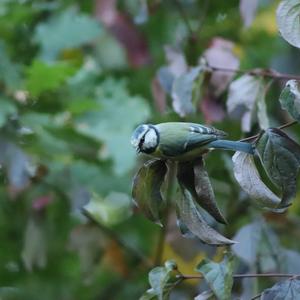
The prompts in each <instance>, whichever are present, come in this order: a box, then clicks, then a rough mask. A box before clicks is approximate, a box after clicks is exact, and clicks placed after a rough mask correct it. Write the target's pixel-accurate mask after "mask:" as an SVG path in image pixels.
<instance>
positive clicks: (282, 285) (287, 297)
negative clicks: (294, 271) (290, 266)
mask: <svg viewBox="0 0 300 300" xmlns="http://www.w3.org/2000/svg"><path fill="white" fill-rule="evenodd" d="M299 295H300V278H291V279H288V280H285V281H281V282H278V283H276V284H275V285H273V286H272V287H271V288H269V289H266V290H264V291H263V292H262V294H261V296H260V299H261V300H282V299H284V300H295V299H298V297H299Z"/></svg>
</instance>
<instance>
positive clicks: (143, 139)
mask: <svg viewBox="0 0 300 300" xmlns="http://www.w3.org/2000/svg"><path fill="white" fill-rule="evenodd" d="M148 131H149V129H148V130H147V131H146V132H145V134H144V135H143V136H142V138H141V140H140V142H139V148H140V149H142V146H143V145H144V142H145V136H146V134H147V133H148Z"/></svg>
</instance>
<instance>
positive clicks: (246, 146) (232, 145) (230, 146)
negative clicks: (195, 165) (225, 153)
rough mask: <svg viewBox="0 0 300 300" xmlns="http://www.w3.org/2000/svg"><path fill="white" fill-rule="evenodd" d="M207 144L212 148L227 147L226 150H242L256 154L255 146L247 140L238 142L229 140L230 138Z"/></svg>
mask: <svg viewBox="0 0 300 300" xmlns="http://www.w3.org/2000/svg"><path fill="white" fill-rule="evenodd" d="M207 146H209V147H211V148H218V149H225V150H233V151H241V152H246V153H249V154H254V147H253V145H252V144H250V143H246V142H236V141H228V140H216V141H212V142H210V143H209V144H207Z"/></svg>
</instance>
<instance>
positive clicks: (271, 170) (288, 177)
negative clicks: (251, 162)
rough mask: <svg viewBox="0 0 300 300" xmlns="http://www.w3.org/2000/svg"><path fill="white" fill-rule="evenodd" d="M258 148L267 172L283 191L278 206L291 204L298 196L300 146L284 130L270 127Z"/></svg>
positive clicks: (283, 206)
mask: <svg viewBox="0 0 300 300" xmlns="http://www.w3.org/2000/svg"><path fill="white" fill-rule="evenodd" d="M256 149H257V153H258V156H259V158H260V160H261V163H262V165H263V167H264V169H265V171H266V173H267V174H268V176H269V177H270V179H271V180H272V182H273V183H274V184H275V185H276V186H278V187H279V188H280V189H281V191H282V200H281V202H280V204H279V206H278V208H285V207H287V206H289V205H290V204H291V201H292V199H293V198H294V197H295V196H296V183H297V175H298V172H299V166H300V146H299V145H298V144H297V143H296V142H295V141H293V140H292V139H290V138H289V137H288V136H287V135H286V134H285V133H284V132H283V131H281V130H279V129H276V128H270V129H268V130H267V131H265V132H264V133H263V134H262V135H261V136H260V138H259V139H258V141H257V143H256Z"/></svg>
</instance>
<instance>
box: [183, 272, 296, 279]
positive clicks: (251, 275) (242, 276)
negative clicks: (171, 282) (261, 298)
mask: <svg viewBox="0 0 300 300" xmlns="http://www.w3.org/2000/svg"><path fill="white" fill-rule="evenodd" d="M257 277H285V278H292V277H300V274H284V273H260V274H258V273H255V274H234V275H233V278H235V279H238V278H257ZM178 278H182V280H186V279H202V278H204V277H203V275H201V274H199V275H198V274H197V275H185V274H182V275H178Z"/></svg>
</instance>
